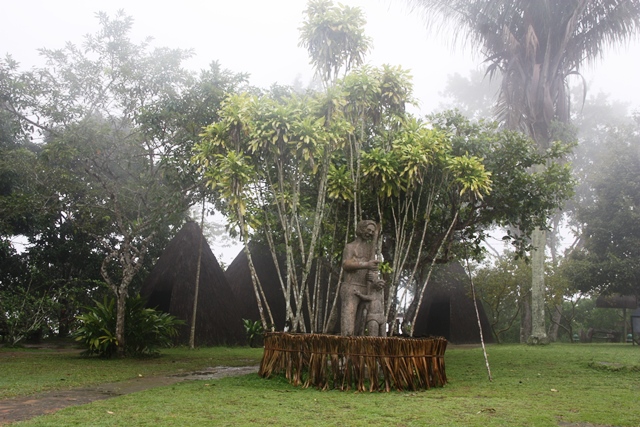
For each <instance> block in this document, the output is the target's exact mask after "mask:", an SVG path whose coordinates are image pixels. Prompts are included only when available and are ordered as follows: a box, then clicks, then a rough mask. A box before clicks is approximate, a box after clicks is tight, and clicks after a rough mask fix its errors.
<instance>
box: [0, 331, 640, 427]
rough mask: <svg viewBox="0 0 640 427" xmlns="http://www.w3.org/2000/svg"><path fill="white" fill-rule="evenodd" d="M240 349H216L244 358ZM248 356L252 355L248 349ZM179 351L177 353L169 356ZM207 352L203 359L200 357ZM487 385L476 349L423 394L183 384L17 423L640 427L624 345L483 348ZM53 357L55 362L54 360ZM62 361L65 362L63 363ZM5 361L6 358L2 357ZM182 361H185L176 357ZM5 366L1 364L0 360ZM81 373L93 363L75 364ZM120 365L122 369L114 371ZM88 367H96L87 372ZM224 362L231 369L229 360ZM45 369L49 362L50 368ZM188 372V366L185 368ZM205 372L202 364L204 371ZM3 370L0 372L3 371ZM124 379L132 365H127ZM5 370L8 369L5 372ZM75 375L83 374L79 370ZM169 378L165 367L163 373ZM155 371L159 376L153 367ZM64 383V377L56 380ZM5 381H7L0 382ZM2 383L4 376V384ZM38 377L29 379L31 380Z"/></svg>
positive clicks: (632, 365)
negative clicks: (571, 426) (580, 426)
mask: <svg viewBox="0 0 640 427" xmlns="http://www.w3.org/2000/svg"><path fill="white" fill-rule="evenodd" d="M241 350H242V349H235V350H234V349H222V351H223V352H226V351H230V352H233V351H241ZM245 351H246V352H247V353H246V354H245V355H244V356H240V357H246V358H250V356H249V355H250V354H256V353H255V352H254V353H251V351H252V350H250V349H246V350H245ZM172 352H175V353H172ZM216 352H217V349H206V350H204V349H203V350H198V351H195V352H188V351H186V350H172V351H171V352H166V353H167V354H166V356H164V357H162V358H160V359H156V360H155V361H154V360H151V361H149V362H146V361H143V362H140V361H138V362H125V361H117V362H115V363H114V364H113V365H111V366H112V367H113V369H118V368H125V365H127V364H129V363H130V364H132V365H134V366H135V365H136V363H138V364H139V366H144V365H145V364H146V363H151V362H156V363H158V364H162V362H167V364H169V365H175V363H181V364H182V365H180V367H181V368H182V367H183V366H185V365H189V362H187V361H186V360H184V358H187V359H188V358H190V356H193V357H194V358H196V359H199V360H200V361H201V362H205V360H207V357H210V358H211V359H210V360H214V359H215V357H216V356H215V354H217V353H216ZM207 353H208V354H209V356H204V357H202V356H201V355H204V354H207ZM488 353H489V362H490V364H491V369H492V373H493V377H494V381H493V382H489V381H488V379H487V371H486V368H485V365H484V358H483V355H482V351H481V349H479V348H472V349H464V348H451V349H449V350H447V353H446V359H445V360H446V369H447V376H448V377H449V384H448V385H447V386H446V387H444V388H439V389H432V390H428V391H420V392H414V393H411V392H393V393H353V392H340V391H328V392H321V391H317V390H314V389H306V390H304V389H301V388H294V387H292V386H291V385H289V384H288V383H287V382H286V381H285V380H284V379H282V378H274V379H270V380H264V379H261V378H259V377H258V376H257V375H255V374H252V375H246V376H243V377H235V378H224V379H220V380H210V381H187V382H182V383H179V384H176V385H173V386H167V387H161V388H157V389H153V390H147V391H144V392H139V393H134V394H130V395H126V396H121V397H117V398H113V399H109V400H103V401H97V402H94V403H92V404H89V405H84V406H78V407H73V408H68V409H65V410H62V411H60V412H58V413H56V414H54V415H49V416H43V417H38V418H35V419H33V420H30V421H27V422H25V423H19V424H17V425H19V426H58V425H65V426H74V425H83V426H85V425H91V426H119V425H131V426H147V425H148V426H152V425H153V426H177V425H189V426H211V425H216V426H243V425H246V426H249V425H274V426H344V425H348V426H425V425H429V426H483V427H488V426H558V425H561V423H589V424H588V425H607V426H609V425H615V426H638V425H640V404H638V400H639V397H640V348H639V347H638V346H631V345H622V344H590V345H583V344H574V345H568V344H567V345H563V344H553V345H551V346H546V347H528V346H521V345H501V346H489V347H488ZM50 357H53V358H54V357H55V355H51V356H50ZM63 357H64V358H67V357H68V356H63ZM0 358H2V353H0ZM175 359H177V360H182V361H181V362H178V361H176V362H175V363H174V362H172V360H175ZM1 361H2V362H4V359H1ZM74 361H75V362H80V361H81V362H82V363H84V364H86V365H85V369H94V368H93V367H92V366H93V365H96V366H104V365H103V364H104V363H107V364H108V363H112V362H114V361H109V362H104V361H98V360H81V359H77V358H76V359H72V360H71V361H68V362H65V364H66V363H70V362H74ZM116 363H117V364H122V365H116ZM92 364H93V365H92ZM224 364H227V365H228V364H230V363H229V362H226V363H224ZM48 365H49V366H51V362H49V363H48ZM190 366H194V365H190ZM203 366H208V365H207V363H205V365H201V366H200V367H203ZM3 367H4V366H3ZM126 369H128V370H129V371H130V372H132V373H133V372H135V369H134V368H131V367H127V368H126ZM3 371H4V370H3ZM77 371H79V370H77ZM168 371H171V369H168V370H167V372H168ZM156 372H160V369H159V368H158V369H157V371H156ZM58 376H60V375H58ZM3 377H4V375H3ZM3 380H4V379H3ZM34 380H35V379H34Z"/></svg>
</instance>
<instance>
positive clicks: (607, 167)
mask: <svg viewBox="0 0 640 427" xmlns="http://www.w3.org/2000/svg"><path fill="white" fill-rule="evenodd" d="M639 124H640V123H639V122H638V118H637V117H636V124H635V126H631V127H621V128H619V129H611V130H610V131H609V134H608V138H607V140H606V147H607V149H606V152H605V153H602V157H600V159H599V160H598V161H597V163H596V164H595V165H594V169H595V170H597V171H598V172H597V173H596V174H594V175H595V176H593V177H592V179H591V180H590V200H589V202H590V203H585V204H583V205H581V206H580V207H579V209H578V216H577V218H578V220H579V221H580V222H581V224H582V229H583V233H582V239H583V242H582V246H581V247H579V248H576V249H575V250H574V251H573V252H572V253H571V268H570V269H569V272H568V274H569V275H570V277H571V279H572V280H573V282H574V283H575V285H576V286H577V287H578V289H580V290H582V291H584V292H587V291H591V290H596V291H599V292H602V293H611V292H619V293H622V294H625V295H629V294H630V295H640V286H639V285H638V283H640V280H639V279H640V270H639V269H638V262H639V261H640V251H639V248H640V225H639V224H640V221H639V220H640V217H639V215H640V196H639V195H640V191H639V189H640V157H639V156H638V153H639V152H640V137H639V136H638V135H639V133H638V129H639Z"/></svg>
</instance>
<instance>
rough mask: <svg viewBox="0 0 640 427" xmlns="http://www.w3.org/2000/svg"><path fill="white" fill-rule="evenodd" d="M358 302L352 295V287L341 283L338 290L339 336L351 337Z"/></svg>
mask: <svg viewBox="0 0 640 427" xmlns="http://www.w3.org/2000/svg"><path fill="white" fill-rule="evenodd" d="M359 300H360V299H359V298H358V297H357V296H356V295H355V294H354V293H353V289H352V286H351V285H349V284H347V283H343V284H342V288H341V289H340V335H343V336H352V335H353V333H354V328H355V320H356V319H355V317H356V310H357V307H358V302H359Z"/></svg>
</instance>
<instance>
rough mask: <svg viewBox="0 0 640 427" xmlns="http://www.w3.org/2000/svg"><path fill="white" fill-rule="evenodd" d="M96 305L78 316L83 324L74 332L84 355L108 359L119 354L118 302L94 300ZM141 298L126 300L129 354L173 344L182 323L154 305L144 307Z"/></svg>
mask: <svg viewBox="0 0 640 427" xmlns="http://www.w3.org/2000/svg"><path fill="white" fill-rule="evenodd" d="M94 302H95V306H94V307H87V308H86V310H87V312H86V313H85V314H82V315H80V316H77V319H78V320H79V321H80V327H79V328H78V329H77V330H76V331H75V332H74V334H73V336H74V337H75V339H76V341H80V342H82V343H83V344H84V345H85V346H86V347H87V349H86V350H85V352H84V353H83V354H85V355H97V356H99V357H103V358H109V357H112V356H113V355H115V354H116V351H117V347H118V341H117V339H116V334H115V331H116V303H115V298H107V297H105V298H104V301H103V302H102V303H100V302H98V301H94ZM144 304H145V301H144V299H143V298H142V297H140V296H139V295H138V296H135V297H131V298H129V299H127V304H126V313H125V329H124V330H125V337H124V339H125V354H126V355H128V356H137V357H141V356H150V355H155V354H157V353H158V349H159V348H161V347H168V346H170V345H171V342H172V338H173V337H175V336H176V334H177V329H176V327H177V326H178V325H180V324H183V323H184V322H182V321H181V320H178V319H177V318H175V317H174V316H171V315H170V314H167V313H162V312H159V311H157V310H154V309H152V308H145V306H144Z"/></svg>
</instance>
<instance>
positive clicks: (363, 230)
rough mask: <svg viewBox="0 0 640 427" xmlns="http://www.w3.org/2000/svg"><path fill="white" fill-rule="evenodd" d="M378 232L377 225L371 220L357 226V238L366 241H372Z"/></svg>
mask: <svg viewBox="0 0 640 427" xmlns="http://www.w3.org/2000/svg"><path fill="white" fill-rule="evenodd" d="M375 232H376V223H375V221H371V220H370V219H364V220H362V221H360V222H359V223H358V225H357V226H356V236H358V237H360V238H362V239H364V240H371V239H372V238H373V235H374V234H375Z"/></svg>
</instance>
